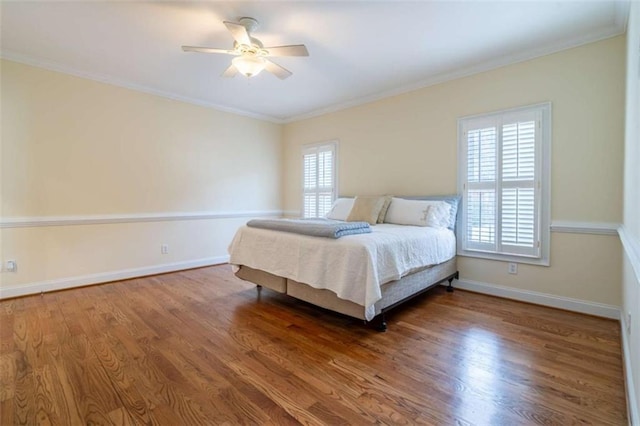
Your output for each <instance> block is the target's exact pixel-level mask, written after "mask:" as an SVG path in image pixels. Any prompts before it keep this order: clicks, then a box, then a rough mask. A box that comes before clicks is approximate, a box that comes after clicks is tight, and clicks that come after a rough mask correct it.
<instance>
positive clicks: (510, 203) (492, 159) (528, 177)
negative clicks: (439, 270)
mask: <svg viewBox="0 0 640 426" xmlns="http://www.w3.org/2000/svg"><path fill="white" fill-rule="evenodd" d="M550 120H551V104H549V103H546V104H540V105H534V106H530V107H524V108H517V109H511V110H506V111H500V112H497V113H492V114H486V115H479V116H473V117H466V118H461V119H460V120H458V144H459V145H458V147H459V149H458V153H459V154H458V155H459V157H458V164H459V168H458V170H459V174H460V175H459V178H458V183H459V191H460V193H461V194H462V211H461V214H460V216H461V218H460V222H461V223H460V225H461V226H460V229H459V231H458V254H461V255H465V256H473V257H484V258H491V259H498V260H509V261H516V262H523V263H534V264H543V265H548V264H549V198H550V197H549V185H550V176H549V175H550V172H549V170H550V167H549V166H550V161H549V158H550V145H551V122H550Z"/></svg>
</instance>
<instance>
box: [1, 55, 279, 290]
mask: <svg viewBox="0 0 640 426" xmlns="http://www.w3.org/2000/svg"><path fill="white" fill-rule="evenodd" d="M1 66H2V68H1V82H2V87H1V88H2V93H1V95H2V103H1V107H2V114H1V119H2V133H1V143H2V147H1V152H2V154H1V157H0V158H1V159H2V176H1V177H2V185H1V186H2V219H3V220H4V221H7V220H12V219H16V218H25V217H35V218H42V217H59V218H69V217H72V218H75V217H79V218H83V217H87V216H95V215H140V214H142V215H145V214H174V213H200V212H209V213H210V212H214V213H215V212H228V213H243V212H247V211H267V210H279V209H280V208H281V172H280V171H281V168H282V161H281V156H282V150H281V146H280V145H281V139H282V126H281V125H277V124H273V123H268V122H264V121H260V120H255V119H251V118H246V117H241V116H238V115H234V114H229V113H224V112H219V111H215V110H212V109H210V108H204V107H199V106H194V105H190V104H186V103H182V102H177V101H173V100H169V99H165V98H161V97H157V96H152V95H148V94H143V93H140V92H136V91H132V90H128V89H124V88H120V87H115V86H111V85H107V84H102V83H98V82H95V81H90V80H86V79H81V78H77V77H73V76H69V75H64V74H60V73H56V72H52V71H46V70H43V69H39V68H34V67H30V66H26V65H22V64H18V63H15V62H10V61H2V62H1ZM246 220H247V219H246V218H238V219H235V218H230V219H209V220H190V221H170V222H166V221H165V222H153V223H123V224H107V225H75V226H56V227H29V228H16V229H13V228H3V229H2V244H1V245H2V252H3V253H2V254H3V259H5V260H6V259H15V260H17V262H18V272H17V273H6V272H4V273H2V274H1V278H2V287H3V288H5V289H6V288H8V287H12V288H15V287H16V286H21V285H26V284H33V283H38V282H43V281H50V280H61V279H65V278H69V277H77V276H84V275H91V274H99V273H105V272H110V271H119V270H123V269H135V268H143V267H149V266H153V265H163V264H167V263H175V262H178V263H179V262H184V261H192V260H194V259H204V258H212V257H220V256H225V255H226V254H227V252H226V248H227V244H228V243H229V242H230V239H231V237H232V235H233V232H234V231H235V229H236V228H237V226H238V225H240V224H242V223H244V222H246ZM163 243H166V244H169V254H167V255H161V254H160V244H163Z"/></svg>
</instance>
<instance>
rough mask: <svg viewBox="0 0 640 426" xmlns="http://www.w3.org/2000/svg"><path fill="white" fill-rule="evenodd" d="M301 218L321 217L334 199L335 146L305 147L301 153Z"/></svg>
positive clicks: (329, 144) (332, 144)
mask: <svg viewBox="0 0 640 426" xmlns="http://www.w3.org/2000/svg"><path fill="white" fill-rule="evenodd" d="M302 159H303V160H302V171H303V179H302V180H303V196H302V198H303V200H302V201H303V212H302V216H303V217H323V216H325V215H326V214H327V213H328V212H329V210H331V205H332V204H333V201H334V199H335V195H336V188H335V181H336V179H335V175H336V173H335V164H336V144H335V142H332V143H327V144H318V145H312V146H306V147H304V148H303V152H302Z"/></svg>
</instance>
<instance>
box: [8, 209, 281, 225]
mask: <svg viewBox="0 0 640 426" xmlns="http://www.w3.org/2000/svg"><path fill="white" fill-rule="evenodd" d="M280 216H282V210H248V211H235V212H232V211H231V212H183V213H134V214H110V215H85V216H35V217H34V216H31V217H12V218H0V228H35V227H42V226H72V225H104V224H111V223H140V222H167V221H181V220H207V219H237V218H246V217H280Z"/></svg>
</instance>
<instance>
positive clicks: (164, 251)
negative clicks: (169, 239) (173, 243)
mask: <svg viewBox="0 0 640 426" xmlns="http://www.w3.org/2000/svg"><path fill="white" fill-rule="evenodd" d="M160 253H162V254H168V253H169V244H162V245H161V246H160Z"/></svg>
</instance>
